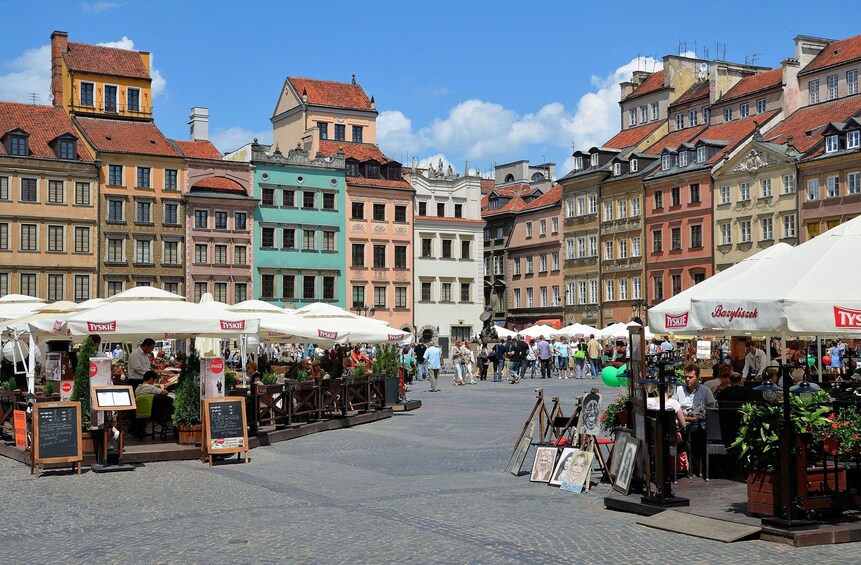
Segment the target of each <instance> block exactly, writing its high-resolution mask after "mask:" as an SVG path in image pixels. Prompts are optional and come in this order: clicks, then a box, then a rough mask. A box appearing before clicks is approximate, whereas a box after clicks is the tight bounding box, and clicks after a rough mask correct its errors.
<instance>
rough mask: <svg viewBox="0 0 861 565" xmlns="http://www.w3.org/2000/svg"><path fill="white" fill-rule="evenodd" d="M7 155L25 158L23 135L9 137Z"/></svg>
mask: <svg viewBox="0 0 861 565" xmlns="http://www.w3.org/2000/svg"><path fill="white" fill-rule="evenodd" d="M9 154H10V155H20V156H22V157H26V156H27V137H26V136H24V135H10V136H9Z"/></svg>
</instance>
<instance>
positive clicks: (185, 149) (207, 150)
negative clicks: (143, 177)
mask: <svg viewBox="0 0 861 565" xmlns="http://www.w3.org/2000/svg"><path fill="white" fill-rule="evenodd" d="M171 141H173V143H174V144H175V145H176V146H177V147H179V150H180V151H182V153H183V155H185V156H186V157H188V158H189V159H215V160H220V159H221V152H220V151H219V150H218V149H216V148H215V145H213V144H212V142H211V141H209V140H205V139H198V140H193V141H181V140H178V139H173V140H171Z"/></svg>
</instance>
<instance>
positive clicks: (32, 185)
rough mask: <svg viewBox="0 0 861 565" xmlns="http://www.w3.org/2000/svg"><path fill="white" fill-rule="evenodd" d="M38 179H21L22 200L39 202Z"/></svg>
mask: <svg viewBox="0 0 861 565" xmlns="http://www.w3.org/2000/svg"><path fill="white" fill-rule="evenodd" d="M38 199H39V198H38V189H37V185H36V179H21V202H38Z"/></svg>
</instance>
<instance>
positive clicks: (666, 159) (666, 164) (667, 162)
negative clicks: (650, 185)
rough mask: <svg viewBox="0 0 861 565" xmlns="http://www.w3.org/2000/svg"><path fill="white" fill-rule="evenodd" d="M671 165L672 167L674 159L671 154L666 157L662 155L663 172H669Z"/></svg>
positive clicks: (666, 154)
mask: <svg viewBox="0 0 861 565" xmlns="http://www.w3.org/2000/svg"><path fill="white" fill-rule="evenodd" d="M671 165H672V158H671V156H670V154H669V153H665V154H664V155H661V170H662V171H669V170H670V166H671Z"/></svg>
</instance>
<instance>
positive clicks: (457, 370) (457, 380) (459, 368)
mask: <svg viewBox="0 0 861 565" xmlns="http://www.w3.org/2000/svg"><path fill="white" fill-rule="evenodd" d="M461 345H462V343H461V341H460V340H457V341H455V342H454V347H452V348H451V363H452V365H454V377H453V378H452V381H451V385H452V386H455V385H457V386H463V350H462V349H461Z"/></svg>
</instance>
